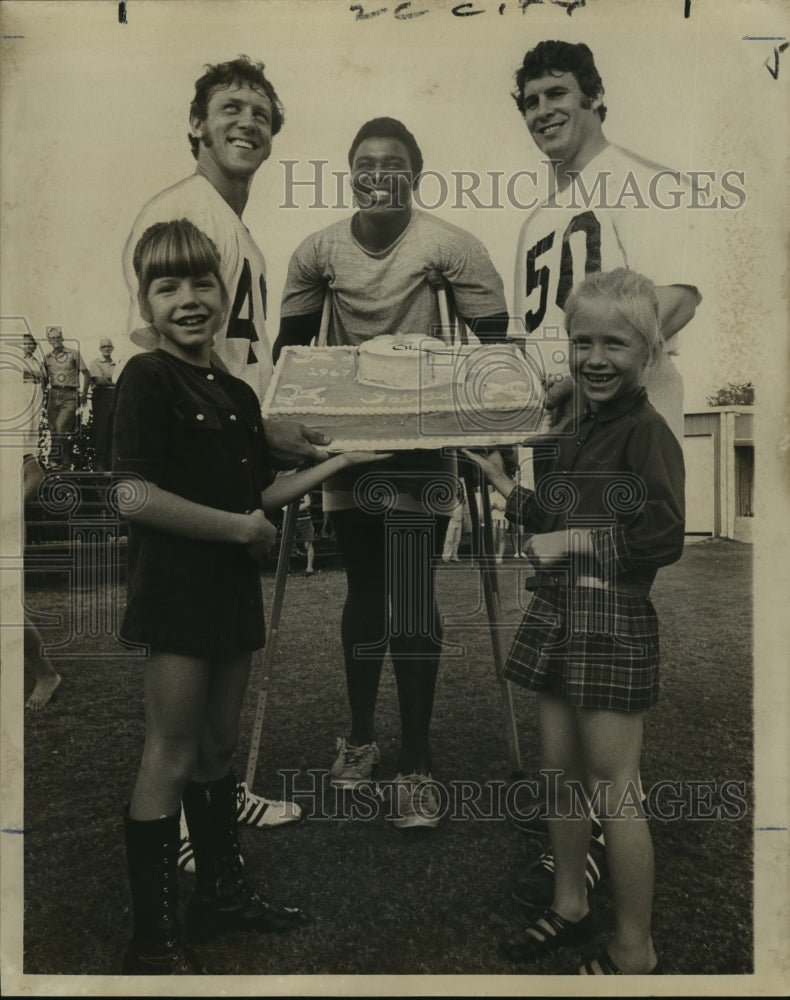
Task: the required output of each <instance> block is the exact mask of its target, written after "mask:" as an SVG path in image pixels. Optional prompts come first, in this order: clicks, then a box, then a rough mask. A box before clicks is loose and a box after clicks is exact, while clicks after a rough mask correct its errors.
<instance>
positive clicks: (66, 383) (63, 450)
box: [44, 326, 90, 469]
mask: <svg viewBox="0 0 790 1000" xmlns="http://www.w3.org/2000/svg"><path fill="white" fill-rule="evenodd" d="M47 340H48V341H49V345H50V347H51V348H52V350H51V351H50V352H49V354H47V355H46V356H45V358H44V363H45V365H46V368H47V387H48V393H49V394H48V397H47V420H48V421H49V432H50V435H51V437H52V448H51V450H50V462H49V464H50V467H51V468H53V469H68V468H69V467H70V466H71V438H70V436H71V435H72V434H73V433H74V431H75V430H76V427H77V411H78V410H79V408H80V406H81V405H82V404H83V402H84V401H85V400H86V399H87V398H88V386H89V385H90V373H89V372H88V368H87V366H86V365H85V362H84V361H83V360H82V356H81V354H80V352H79V351H78V350H71V349H70V348H67V347H64V346H63V329H62V327H59V326H48V327H47ZM80 373H82V393H80Z"/></svg>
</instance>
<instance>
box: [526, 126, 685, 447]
mask: <svg viewBox="0 0 790 1000" xmlns="http://www.w3.org/2000/svg"><path fill="white" fill-rule="evenodd" d="M688 201H689V188H688V185H687V184H686V183H685V182H684V180H683V178H682V176H681V175H680V174H679V173H678V172H676V171H672V170H669V169H668V168H666V167H661V166H658V165H657V164H655V163H650V162H649V161H647V160H644V159H642V158H641V157H638V156H635V155H634V154H632V153H629V152H627V151H626V150H624V149H621V148H620V147H618V146H607V147H606V148H605V149H604V150H602V152H601V153H599V154H598V156H596V157H594V158H593V159H592V160H591V161H590V163H589V164H588V165H587V167H586V168H585V169H584V170H583V171H581V172H580V173H579V174H578V175H576V177H575V178H574V181H573V183H572V184H571V185H570V186H569V187H568V188H566V189H565V190H563V191H561V192H558V193H555V194H553V195H552V196H551V197H549V198H548V199H547V200H546V201H544V202H542V203H541V204H540V205H539V206H538V207H537V208H535V209H534V210H533V211H532V212H531V214H530V216H529V218H528V219H527V220H526V222H525V223H524V225H523V227H522V229H521V233H520V235H519V243H518V251H517V255H516V274H515V293H514V299H513V301H514V304H515V310H516V316H517V318H518V319H517V322H518V324H519V327H520V326H521V323H523V324H524V328H523V329H520V330H519V331H518V332H517V335H521V336H523V335H524V333H525V332H526V337H527V344H529V345H531V349H532V350H533V351H534V350H539V351H540V363H541V366H542V368H543V369H544V371H545V373H546V374H547V375H549V376H554V377H556V376H559V375H561V376H562V377H564V378H567V377H569V370H568V343H567V334H566V332H565V325H564V312H563V307H564V305H565V302H566V301H567V299H568V296H569V295H570V292H571V289H572V288H573V287H574V286H575V285H577V284H578V283H579V282H581V281H583V280H584V279H585V277H587V276H588V275H590V274H593V273H595V272H597V271H612V270H614V269H615V268H617V267H628V268H630V269H631V270H634V271H638V272H640V273H641V274H644V275H645V276H646V277H648V278H650V280H651V281H653V283H654V284H656V285H690V286H694V282H693V281H689V280H687V279H686V277H685V267H684V264H685V260H686V257H687V247H686V239H687V233H686V219H687V212H686V208H687V206H688ZM694 287H695V286H694ZM695 290H696V287H695ZM697 294H698V293H697ZM677 340H678V338H677V337H673V338H672V340H670V341H668V342H667V344H666V351H665V353H664V356H663V357H662V358H661V359H660V360H659V362H658V363H657V364H656V365H655V366H654V367H653V369H652V370H651V371H649V372H648V373H647V374H646V378H645V386H646V388H647V391H648V395H649V397H650V401H651V402H652V403H653V405H654V406H655V407H656V409H657V410H658V411H659V412H660V413H661V414H662V416H663V417H664V419H665V420H666V421H667V423H669V425H670V427H671V429H672V430H673V432H674V433H675V435H676V436H678V437H679V438H680V439H681V440H682V435H683V383H682V379H681V377H680V373H679V372H678V371H677V369H676V367H675V365H674V363H673V361H672V360H671V357H670V356H669V355H671V354H675V353H677V348H678V344H677Z"/></svg>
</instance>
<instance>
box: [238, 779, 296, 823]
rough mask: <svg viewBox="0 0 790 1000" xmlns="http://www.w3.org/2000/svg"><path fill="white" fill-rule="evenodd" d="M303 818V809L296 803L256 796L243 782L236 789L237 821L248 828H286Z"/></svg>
mask: <svg viewBox="0 0 790 1000" xmlns="http://www.w3.org/2000/svg"><path fill="white" fill-rule="evenodd" d="M301 818H302V807H301V806H299V805H297V804H296V803H295V802H281V801H279V800H278V799H266V798H264V797H263V796H262V795H255V793H254V792H251V791H250V790H249V788H247V782H246V781H242V782H240V783H239V785H238V786H237V788H236V820H237V821H238V822H239V823H244V824H245V825H246V826H257V827H259V828H260V827H264V826H284V825H285V824H286V823H296V822H297V821H298V820H300V819H301Z"/></svg>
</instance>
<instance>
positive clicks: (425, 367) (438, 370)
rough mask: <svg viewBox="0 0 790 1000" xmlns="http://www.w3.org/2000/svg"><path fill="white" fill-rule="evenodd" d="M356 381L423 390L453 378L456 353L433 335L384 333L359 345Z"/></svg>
mask: <svg viewBox="0 0 790 1000" xmlns="http://www.w3.org/2000/svg"><path fill="white" fill-rule="evenodd" d="M357 351H358V354H357V375H356V380H357V382H359V383H361V384H362V385H374V386H382V387H385V388H387V389H412V390H413V389H425V388H429V387H431V386H436V385H449V384H450V383H451V382H452V381H453V377H454V367H455V364H454V363H455V358H456V356H455V353H454V352H453V351H452V349H451V348H448V347H447V346H446V345H445V344H444V343H443V342H442V341H440V340H437V339H436V338H434V337H423V336H421V335H420V334H416V333H395V334H391V333H385V334H382V335H381V336H378V337H373V338H372V339H371V340H367V341H365V343H363V344H360V345H359V347H358V349H357Z"/></svg>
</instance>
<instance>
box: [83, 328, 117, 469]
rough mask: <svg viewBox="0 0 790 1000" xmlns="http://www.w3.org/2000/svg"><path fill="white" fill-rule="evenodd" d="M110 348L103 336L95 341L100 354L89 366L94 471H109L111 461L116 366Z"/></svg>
mask: <svg viewBox="0 0 790 1000" xmlns="http://www.w3.org/2000/svg"><path fill="white" fill-rule="evenodd" d="M113 350H114V346H113V342H112V341H111V340H110V338H109V337H103V338H102V339H101V340H100V341H99V351H100V352H101V353H100V356H99V357H98V358H94V359H93V361H91V364H90V368H89V371H90V379H91V392H92V397H91V400H92V407H93V447H94V450H95V452H96V471H97V472H109V470H110V465H111V460H112V406H113V399H114V397H115V377H116V374H117V369H118V365H117V363H116V362H115V361H113V359H112V352H113Z"/></svg>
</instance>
